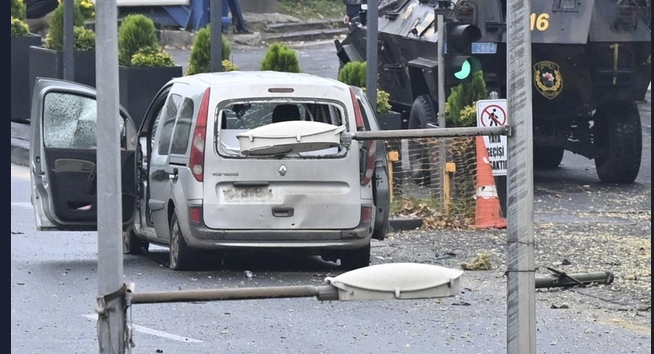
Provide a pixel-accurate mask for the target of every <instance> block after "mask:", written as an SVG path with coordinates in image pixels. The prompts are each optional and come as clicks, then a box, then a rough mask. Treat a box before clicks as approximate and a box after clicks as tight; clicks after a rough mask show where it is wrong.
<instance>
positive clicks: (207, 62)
mask: <svg viewBox="0 0 654 354" xmlns="http://www.w3.org/2000/svg"><path fill="white" fill-rule="evenodd" d="M220 44H221V50H222V55H221V57H222V58H221V59H222V67H223V71H224V67H225V63H224V61H225V60H229V57H230V55H231V54H232V47H231V46H230V44H229V42H228V41H227V39H226V38H225V36H221V38H220ZM209 71H211V27H210V25H208V26H206V27H203V28H201V29H200V30H199V31H198V32H197V33H196V35H195V40H194V41H193V49H191V56H190V58H189V63H188V69H187V70H186V75H193V74H198V73H206V72H209Z"/></svg>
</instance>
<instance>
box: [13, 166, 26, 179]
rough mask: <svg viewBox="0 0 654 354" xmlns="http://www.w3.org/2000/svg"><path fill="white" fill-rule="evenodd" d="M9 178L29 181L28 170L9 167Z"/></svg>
mask: <svg viewBox="0 0 654 354" xmlns="http://www.w3.org/2000/svg"><path fill="white" fill-rule="evenodd" d="M11 176H12V177H18V178H23V179H30V170H29V169H28V168H27V167H25V166H18V165H13V164H12V165H11Z"/></svg>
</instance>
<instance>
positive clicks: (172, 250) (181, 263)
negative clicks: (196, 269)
mask: <svg viewBox="0 0 654 354" xmlns="http://www.w3.org/2000/svg"><path fill="white" fill-rule="evenodd" d="M168 249H169V252H168V257H169V263H168V267H169V268H170V269H172V270H188V269H191V268H192V266H193V252H191V250H190V249H189V247H188V246H187V245H186V241H184V235H182V229H181V228H180V227H179V220H178V219H177V214H176V213H173V216H172V218H171V219H170V244H169V245H168Z"/></svg>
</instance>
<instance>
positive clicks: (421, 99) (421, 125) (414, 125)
mask: <svg viewBox="0 0 654 354" xmlns="http://www.w3.org/2000/svg"><path fill="white" fill-rule="evenodd" d="M427 124H436V108H434V102H433V101H432V99H431V97H429V95H420V96H418V97H417V98H416V99H415V101H413V105H412V106H411V112H410V113H409V129H425V128H427ZM409 168H410V171H411V178H413V180H414V181H415V182H416V183H417V184H418V185H421V186H427V185H429V184H430V180H431V178H430V173H429V155H428V152H427V149H426V147H425V146H423V145H422V144H421V143H420V142H419V141H416V139H410V140H409Z"/></svg>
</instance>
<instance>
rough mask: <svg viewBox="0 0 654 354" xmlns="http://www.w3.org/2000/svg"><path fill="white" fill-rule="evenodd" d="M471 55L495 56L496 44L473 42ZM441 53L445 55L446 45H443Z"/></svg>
mask: <svg viewBox="0 0 654 354" xmlns="http://www.w3.org/2000/svg"><path fill="white" fill-rule="evenodd" d="M470 46H471V53H472V54H496V53H497V43H493V42H474V43H472V44H471V45H470ZM443 52H444V53H447V43H445V44H444V45H443Z"/></svg>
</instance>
